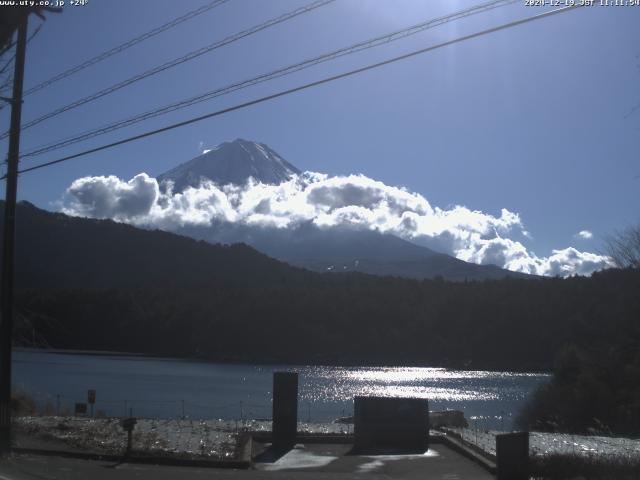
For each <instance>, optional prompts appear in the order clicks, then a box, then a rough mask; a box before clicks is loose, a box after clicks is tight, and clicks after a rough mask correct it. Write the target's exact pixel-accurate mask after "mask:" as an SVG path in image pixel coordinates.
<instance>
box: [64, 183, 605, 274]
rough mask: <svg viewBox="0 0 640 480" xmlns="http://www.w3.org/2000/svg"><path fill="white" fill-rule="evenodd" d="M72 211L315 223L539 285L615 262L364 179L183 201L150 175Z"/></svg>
mask: <svg viewBox="0 0 640 480" xmlns="http://www.w3.org/2000/svg"><path fill="white" fill-rule="evenodd" d="M63 211H64V212H65V213H67V214H71V215H79V216H87V217H95V218H113V219H115V220H117V221H122V222H127V223H132V224H135V225H139V226H151V227H156V228H161V229H165V230H172V229H176V228H179V227H184V226H209V225H213V224H214V223H215V224H220V222H230V223H233V224H241V225H248V226H260V227H271V228H280V229H281V228H288V227H294V226H297V225H299V224H300V223H302V222H309V221H310V222H313V223H314V224H315V225H316V226H318V227H321V228H328V227H338V228H339V227H342V226H348V227H352V228H353V227H357V228H364V229H370V230H377V231H379V232H382V233H390V234H395V235H397V236H399V237H402V238H405V239H408V240H411V241H413V242H415V243H418V244H421V245H425V246H428V247H431V248H434V249H435V250H439V251H443V252H445V253H449V254H451V255H453V256H455V257H457V258H459V259H462V260H465V261H469V262H475V263H479V264H495V265H498V266H500V267H504V268H507V269H510V270H514V271H520V272H526V273H532V274H538V275H561V276H567V275H572V274H590V273H591V272H593V271H595V270H599V269H602V268H605V267H607V266H608V265H609V260H608V258H607V257H604V256H601V255H597V254H594V253H589V252H581V251H579V250H576V249H575V248H573V247H568V248H565V249H562V250H554V251H553V252H552V254H551V255H550V256H548V257H538V256H537V255H536V254H534V253H533V252H531V251H529V250H528V249H527V248H526V247H525V246H524V245H523V244H522V243H521V242H519V241H518V240H515V239H514V238H512V237H514V235H515V236H517V235H518V234H519V235H523V236H525V237H528V236H530V234H529V232H527V231H526V230H525V228H524V225H523V223H522V220H521V218H520V216H519V214H517V213H515V212H511V211H509V210H507V209H504V208H503V209H502V210H501V212H500V214H499V215H498V216H494V215H491V214H488V213H484V212H481V211H478V210H470V209H469V208H467V207H464V206H461V205H457V206H454V207H451V208H449V209H441V208H439V207H434V206H432V205H431V204H430V203H429V202H428V201H427V199H426V198H424V197H423V196H422V195H420V194H417V193H412V192H409V191H407V190H406V189H404V188H398V187H392V186H388V185H385V184H384V183H382V182H379V181H376V180H373V179H371V178H368V177H365V176H363V175H350V176H340V177H330V176H327V175H324V174H319V173H312V172H306V173H304V174H302V175H300V176H295V177H293V178H292V179H291V180H290V181H288V182H285V183H282V184H280V185H265V184H262V183H256V182H252V181H250V182H248V183H247V184H246V185H244V186H234V185H226V186H218V185H215V184H214V183H211V182H206V183H203V184H202V185H201V186H200V187H198V188H187V189H186V190H184V191H183V192H182V193H173V191H172V189H171V186H170V185H169V188H167V189H166V191H165V192H162V191H161V189H160V188H159V186H158V183H157V181H156V180H155V179H154V178H151V177H149V176H148V175H147V174H145V173H141V174H139V175H136V176H135V177H134V178H133V179H131V180H129V181H124V180H120V179H118V178H116V177H114V176H109V177H85V178H80V179H78V180H76V181H74V182H73V183H72V184H71V186H70V187H69V188H68V189H67V199H66V202H65V206H64V207H63ZM580 233H581V234H582V233H583V232H580ZM582 238H585V237H582Z"/></svg>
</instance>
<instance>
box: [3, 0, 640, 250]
mask: <svg viewBox="0 0 640 480" xmlns="http://www.w3.org/2000/svg"><path fill="white" fill-rule="evenodd" d="M204 3H206V2H204V1H199V0H198V1H196V0H190V1H188V2H169V1H164V0H156V1H153V2H151V1H136V2H130V1H120V0H109V1H105V0H103V1H100V0H89V3H88V5H86V6H84V7H67V8H65V10H64V13H63V14H61V15H57V16H53V15H52V16H50V17H49V19H48V20H47V21H46V22H45V24H44V26H43V28H42V30H41V32H40V33H39V34H38V35H37V36H36V37H35V38H34V39H33V41H32V42H31V43H30V44H29V48H28V52H27V69H26V77H25V86H26V87H27V88H28V87H30V86H32V85H34V84H36V83H39V82H40V81H43V80H45V79H47V78H49V77H51V76H52V75H54V74H56V73H59V72H60V71H62V70H65V69H66V68H69V67H72V66H74V65H76V64H77V63H79V62H81V61H83V60H85V59H87V58H90V57H92V56H93V55H95V54H97V53H100V52H101V51H103V50H106V49H108V48H110V47H112V46H114V45H116V44H118V43H122V42H123V41H126V40H128V39H130V38H132V37H134V36H136V35H138V34H140V33H142V32H144V31H146V30H149V29H151V28H153V27H155V26H157V25H159V24H161V23H164V22H165V21H168V20H170V19H172V18H174V17H177V16H179V15H181V14H183V13H185V12H186V11H187V10H191V9H193V8H196V7H197V6H198V5H202V4H204ZM305 3H309V2H301V1H294V0H269V1H264V0H232V1H230V2H228V3H227V4H224V5H222V6H220V7H218V8H216V9H214V10H212V11H210V12H208V13H206V14H204V15H201V16H199V17H198V18H196V19H193V20H190V21H188V22H185V23H184V24H182V25H180V26H178V27H176V28H174V29H172V30H170V31H169V32H165V33H162V34H160V35H158V36H157V37H156V38H154V39H152V40H149V41H146V42H144V43H142V44H140V45H138V46H135V47H133V48H131V49H130V50H128V51H127V52H126V53H125V54H121V55H117V56H114V57H112V58H110V59H108V60H107V61H104V62H102V63H100V64H99V65H97V66H94V67H91V68H87V69H85V70H84V71H82V72H81V73H79V74H77V75H74V76H72V77H70V78H68V79H66V80H64V81H63V82H60V83H58V84H56V85H54V86H51V87H50V88H47V89H45V90H43V91H41V92H38V93H36V94H34V95H31V96H29V97H27V98H26V99H25V103H24V110H23V119H24V121H28V120H31V119H33V118H35V117H37V116H39V115H41V114H44V113H46V112H48V111H50V110H53V109H55V108H57V107H59V106H61V105H64V104H65V103H68V102H70V101H73V100H75V99H77V98H80V97H82V96H85V95H88V94H91V93H93V92H95V91H97V90H99V89H101V88H104V87H107V86H109V85H111V84H113V83H115V82H117V81H120V80H123V79H125V78H127V77H129V76H132V75H135V74H137V73H140V72H142V71H144V70H145V69H148V68H151V67H153V66H155V65H157V64H159V63H163V62H165V61H167V60H170V59H172V58H174V57H177V56H179V55H182V54H184V53H186V52H188V51H191V50H194V49H196V48H199V47H201V46H203V45H205V44H208V43H211V42H213V41H215V40H218V39H221V38H223V37H224V36H226V35H229V34H233V33H235V32H237V31H239V30H242V29H244V28H247V27H250V26H252V25H254V24H257V23H260V22H262V21H264V20H266V19H268V18H271V17H274V16H277V15H280V14H282V13H284V12H287V11H290V10H292V9H294V8H296V7H298V6H301V5H304V4H305ZM476 3H479V1H478V0H474V1H462V0H455V1H454V0H451V1H445V0H433V1H429V2H424V1H421V0H402V1H390V0H389V1H382V0H381V1H373V0H337V1H336V2H335V3H333V4H330V5H328V6H326V7H323V8H320V9H318V10H316V11H314V12H311V13H309V14H306V15H303V16H301V17H299V18H296V19H293V20H290V21H288V22H286V23H285V24H282V25H279V26H276V27H274V28H272V29H270V30H268V31H265V32H261V33H258V34H256V35H254V36H252V37H249V38H246V39H243V40H240V41H238V42H236V43H234V44H232V45H230V46H228V47H225V48H223V49H220V50H217V51H215V52H213V53H209V54H207V55H204V56H203V57H200V58H199V59H196V60H194V61H192V62H189V63H187V64H184V65H182V66H179V67H177V68H174V69H172V70H170V71H168V72H165V73H163V74H160V75H157V76H155V77H153V78H151V79H146V80H143V81H141V82H139V83H137V84H136V85H134V86H132V87H129V88H126V89H123V90H121V91H119V92H117V93H115V94H113V95H110V96H108V97H106V98H103V99H100V100H98V101H96V102H92V103H90V104H88V105H85V106H83V107H80V108H78V109H75V110H73V111H71V112H67V113H65V114H62V115H60V116H58V117H57V118H56V119H52V120H50V121H47V122H44V123H42V124H41V125H38V126H35V127H33V128H32V129H29V130H26V131H25V132H24V134H23V142H22V146H23V149H24V150H27V149H29V148H32V147H35V146H38V145H40V144H43V143H47V142H50V141H53V140H56V139H58V138H62V137H67V136H69V135H73V134H75V133H79V132H81V131H83V130H86V129H88V128H92V127H95V126H99V125H102V124H104V123H108V122H110V121H114V120H118V119H121V118H124V117H127V116H129V115H133V114H135V113H139V112H141V111H145V110H148V109H151V108H154V107H156V106H159V105H163V104H166V103H170V102H171V101H175V100H179V99H182V98H185V97H188V96H191V95H194V94H197V93H200V92H204V91H207V90H211V89H213V88H215V87H218V86H223V85H226V84H228V83H231V82H233V81H236V80H239V79H244V78H248V77H252V76H254V75H257V74H260V73H263V72H264V71H268V70H271V69H274V68H277V67H280V66H284V65H287V64H290V63H293V62H296V61H299V60H303V59H306V58H309V57H312V56H314V55H317V54H321V53H324V52H326V51H329V50H332V49H335V48H339V47H342V46H346V45H349V44H351V43H354V42H357V41H360V40H364V39H367V38H370V37H373V36H375V35H379V34H383V33H386V32H389V31H392V30H394V29H398V28H402V27H405V26H409V25H412V24H415V23H418V22H420V21H423V20H427V19H430V18H434V17H437V16H440V15H443V14H446V13H450V12H453V11H456V10H459V9H462V8H465V7H468V6H471V5H474V4H476ZM540 11H542V10H540V9H534V8H531V7H524V6H523V5H520V4H518V5H514V6H510V7H504V8H500V9H498V10H495V11H492V12H489V13H485V14H481V15H478V16H475V17H473V18H468V19H463V20H459V21H456V22H455V23H450V24H447V25H445V26H442V27H438V28H436V29H433V30H429V31H428V32H425V33H421V34H418V35H415V36H413V37H411V38H408V39H405V40H401V41H398V42H396V43H394V44H390V45H387V46H384V47H381V48H378V49H374V50H371V51H368V52H364V53H360V54H356V55H351V56H347V57H345V58H342V59H339V60H338V61H335V62H331V63H327V64H323V65H321V66H318V67H314V68H311V69H309V70H306V71H304V72H300V73H297V74H294V75H291V76H289V77H286V78H283V79H280V80H276V81H274V82H269V83H267V84H263V85H261V86H257V87H251V88H249V89H246V90H243V91H240V92H237V93H234V94H231V95H228V96H225V97H222V98H219V99H217V100H214V101H211V102H205V103H203V104H201V105H198V106H195V107H192V108H188V109H186V110H182V111H179V112H174V113H172V114H169V115H165V116H162V117H159V118H156V119H153V120H151V121H148V122H145V123H144V124H141V125H138V126H135V127H132V128H129V129H124V130H120V131H118V132H115V133H113V134H110V135H105V136H103V137H100V138H99V139H94V140H92V141H88V142H86V143H83V144H81V145H76V146H73V147H69V148H68V149H65V150H59V151H57V152H53V153H50V154H46V155H43V156H41V157H38V158H37V159H30V160H25V162H24V166H29V165H32V164H35V163H39V162H41V161H48V160H53V159H55V158H58V157H59V156H62V155H64V154H70V153H74V152H76V151H78V150H80V149H84V148H88V147H91V146H96V145H100V144H102V143H106V142H108V141H113V140H117V139H119V138H122V137H124V136H128V135H132V134H135V133H140V132H142V131H146V130H148V129H151V128H156V127H160V126H164V125H166V124H168V123H171V122H173V121H178V120H182V119H186V118H189V117H192V116H196V115H200V114H203V113H206V112H209V111H213V110H217V109H220V108H223V107H225V106H230V105H233V104H236V103H239V102H242V101H246V100H249V99H252V98H255V97H258V96H260V95H264V94H268V93H272V92H275V91H278V90H281V89H284V88H287V87H291V86H294V85H298V84H301V83H304V82H306V81H310V80H313V79H317V78H320V77H323V76H327V75H330V74H334V73H337V72H341V71H344V70H347V69H350V68H354V67H357V66H362V65H365V64H367V63H369V62H372V61H377V60H381V59H384V58H387V57H390V56H393V55H397V54H400V53H404V52H408V51H411V50H414V49H417V48H423V47H425V46H428V45H430V44H434V43H437V42H440V41H443V40H447V39H450V38H453V37H455V36H459V35H464V34H467V33H471V32H473V31H475V30H479V29H482V28H487V27H489V26H493V25H497V24H500V23H503V22H506V21H509V20H512V19H514V18H518V17H522V16H527V15H531V14H534V13H537V12H540ZM639 21H640V7H593V8H588V9H578V10H576V11H571V12H568V13H564V14H562V15H559V16H556V17H553V18H548V19H544V20H541V21H539V22H533V23H530V24H527V25H523V26H521V27H518V28H515V29H511V30H507V31H503V32H498V33H495V34H492V35H490V36H487V37H483V38H479V39H475V40H471V41H469V42H465V43H463V44H458V45H454V46H451V47H446V48H443V49H440V50H438V51H434V52H431V53H428V54H426V55H422V56H418V57H415V58H412V59H409V60H406V61H403V62H401V63H396V64H394V65H390V66H386V67H383V68H381V69H379V70H376V71H371V72H367V73H364V74H362V75H358V76H356V77H352V78H349V79H345V80H341V81H338V82H335V83H332V84H330V85H324V86H321V87H318V88H316V89H314V90H310V91H305V92H302V93H298V94H294V95H291V96H288V97H286V98H281V99H278V100H275V101H273V102H270V103H265V104H261V105H259V106H256V107H252V108H250V109H246V110H243V111H239V112H235V113H232V114H229V115H225V116H222V117H218V118H215V119H211V120H207V121H204V122H202V123H199V124H195V125H192V126H189V127H186V128H182V129H178V130H175V131H172V132H170V133H167V134H163V135H159V136H156V137H154V138H151V139H147V140H144V141H140V142H137V143H134V144H129V145H127V146H123V147H118V148H115V149H112V150H109V151H105V152H101V153H98V154H95V155H92V156H90V157H85V158H82V159H77V160H73V161H70V162H67V163H66V164H63V165H59V166H55V167H52V168H47V169H43V170H40V171H37V172H32V173H28V174H25V175H23V176H22V177H21V178H20V182H19V197H20V199H26V200H29V201H31V202H33V203H35V204H36V205H38V206H40V207H43V208H47V209H55V208H56V202H57V201H58V200H60V198H61V197H62V195H63V194H64V192H65V190H66V189H67V188H68V187H69V185H70V184H71V183H72V182H73V181H74V180H75V179H77V178H79V177H84V176H88V175H92V176H95V175H116V176H118V177H120V178H122V179H130V178H131V177H133V176H135V175H136V174H138V173H140V172H146V173H148V174H149V175H151V176H155V175H157V174H159V173H161V172H163V171H165V170H167V169H168V168H170V167H172V166H175V165H176V164H178V163H181V162H184V161H186V160H189V159H191V158H192V157H194V156H196V155H197V154H198V153H200V149H202V148H210V147H212V146H214V145H216V144H218V143H220V142H223V141H226V140H232V139H234V138H237V137H241V138H247V139H251V140H256V141H259V142H264V143H266V144H268V145H269V146H271V147H272V148H273V149H274V150H276V151H277V152H278V153H280V154H281V155H282V156H283V157H284V158H286V159H287V160H289V161H290V162H292V163H293V164H295V165H296V166H297V167H299V168H300V169H301V170H311V171H318V172H324V173H328V174H330V175H347V174H351V173H362V174H364V175H366V176H367V177H370V178H373V179H376V180H379V181H381V182H384V183H385V184H387V185H392V186H404V187H406V188H407V189H409V190H410V191H412V192H417V193H419V194H421V195H423V196H424V197H425V198H427V199H428V200H429V202H430V203H431V205H434V206H439V207H442V208H450V207H451V206H454V205H464V206H466V207H467V208H469V209H471V210H480V211H482V212H486V213H487V214H490V215H494V216H499V215H500V211H501V209H502V208H506V209H508V210H509V211H511V212H516V213H518V214H519V215H520V217H521V220H522V222H523V223H524V226H525V228H526V230H527V231H528V232H530V233H531V238H524V237H523V236H520V237H518V240H519V241H522V242H523V243H524V244H525V245H526V247H527V248H528V249H530V250H531V251H532V252H535V253H536V254H538V255H549V254H550V252H551V250H552V249H557V248H566V247H569V246H575V247H576V248H578V249H580V250H588V251H592V252H597V251H599V249H601V248H602V241H601V239H602V237H603V236H605V235H606V234H608V233H610V232H612V231H613V230H614V229H617V228H622V227H625V226H627V225H629V224H632V223H637V222H638V221H640V218H639V217H640V215H639V213H638V205H639V204H640V177H639V176H640V162H639V161H638V160H639V154H640V139H639V135H638V131H639V129H640V112H639V113H636V114H634V115H631V116H627V114H628V113H629V112H630V110H631V109H632V108H633V107H634V106H635V105H637V104H639V103H640V57H639V55H640V29H638V28H637V26H638V24H640V22H639ZM38 23H39V20H37V19H35V18H34V19H33V20H32V22H31V27H32V28H33V27H35V25H37V24H38ZM0 122H2V124H3V125H4V126H5V129H6V128H8V109H6V108H5V109H3V110H2V112H0ZM0 143H1V144H0V149H6V146H7V144H6V141H2V142H0ZM2 194H3V195H4V191H3V192H2ZM582 230H589V231H591V232H593V238H592V239H583V238H577V237H576V236H575V235H576V234H577V233H578V232H580V231H582Z"/></svg>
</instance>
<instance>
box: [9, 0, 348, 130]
mask: <svg viewBox="0 0 640 480" xmlns="http://www.w3.org/2000/svg"><path fill="white" fill-rule="evenodd" d="M225 1H227V0H225ZM335 1H336V0H316V1H314V2H312V3H310V4H309V5H306V6H304V7H300V8H298V9H296V10H293V11H291V12H288V13H285V14H284V15H280V16H279V17H275V18H272V19H270V20H267V21H266V22H264V23H261V24H259V25H256V26H253V27H251V28H249V29H247V30H243V31H242V32H239V33H236V34H234V35H231V36H229V37H226V38H224V39H223V40H220V41H218V42H215V43H212V44H210V45H207V46H205V47H202V48H199V49H197V50H194V51H192V52H189V53H187V54H186V55H183V56H182V57H178V58H175V59H173V60H170V61H169V62H166V63H163V64H162V65H159V66H157V67H154V68H152V69H150V70H147V71H145V72H143V73H140V74H138V75H135V76H133V77H131V78H128V79H126V80H123V81H122V82H119V83H116V84H114V85H111V86H110V87H107V88H105V89H103V90H100V91H99V92H96V93H93V94H91V95H89V96H87V97H84V98H81V99H80V100H77V101H75V102H73V103H70V104H67V105H65V106H63V107H60V108H58V109H56V110H53V111H51V112H49V113H46V114H44V115H42V116H41V117H38V118H36V119H34V120H31V121H30V122H27V123H26V124H24V125H22V129H23V130H26V129H27V128H30V127H33V126H34V125H37V124H39V123H42V122H44V121H45V120H48V119H50V118H53V117H56V116H58V115H60V114H61V113H64V112H68V111H69V110H72V109H74V108H77V107H79V106H81V105H85V104H87V103H89V102H93V101H94V100H97V99H99V98H102V97H104V96H106V95H110V94H112V93H114V92H116V91H118V90H120V89H122V88H124V87H128V86H129V85H132V84H134V83H136V82H139V81H140V80H143V79H145V78H148V77H151V76H153V75H156V74H158V73H160V72H164V71H165V70H168V69H170V68H173V67H175V66H177V65H181V64H183V63H185V62H188V61H190V60H193V59H195V58H198V57H200V56H202V55H204V54H205V53H209V52H211V51H213V50H216V49H218V48H221V47H224V46H226V45H229V44H230V43H233V42H236V41H238V40H240V39H242V38H245V37H248V36H250V35H253V34H255V33H258V32H260V31H262V30H265V29H267V28H270V27H272V26H274V25H278V24H280V23H283V22H285V21H287V20H290V19H292V18H295V17H297V16H299V15H302V14H305V13H308V12H310V11H312V10H315V9H316V8H320V7H323V6H324V5H327V4H329V3H333V2H335ZM7 136H8V132H6V133H4V134H2V135H1V136H0V139H3V138H6V137H7Z"/></svg>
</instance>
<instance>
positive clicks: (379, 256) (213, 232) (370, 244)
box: [156, 139, 531, 281]
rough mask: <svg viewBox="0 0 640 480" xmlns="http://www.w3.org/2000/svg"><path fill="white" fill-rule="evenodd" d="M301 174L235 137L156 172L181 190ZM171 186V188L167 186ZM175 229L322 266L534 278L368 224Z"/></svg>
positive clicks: (273, 181)
mask: <svg viewBox="0 0 640 480" xmlns="http://www.w3.org/2000/svg"><path fill="white" fill-rule="evenodd" d="M301 173H302V172H301V171H300V170H299V169H298V168H296V167H295V166H294V165H292V164H291V163H289V162H288V161H286V160H285V159H283V158H282V157H281V156H280V155H279V154H278V153H276V152H275V151H274V150H272V149H271V148H269V147H268V146H267V145H265V144H261V143H256V142H251V141H248V140H243V139H237V140H234V141H231V142H224V143H222V144H220V145H219V146H217V147H215V148H213V149H211V150H208V151H205V152H203V154H202V155H200V156H198V157H196V158H194V159H192V160H190V161H188V162H186V163H183V164H181V165H178V166H177V167H175V168H173V169H171V170H169V171H167V172H165V173H162V174H160V175H158V176H157V177H156V178H157V180H158V182H159V183H160V185H161V188H163V189H165V190H167V189H168V188H172V191H173V192H178V193H179V192H182V191H184V190H185V189H186V188H188V187H198V186H199V185H200V184H201V183H202V182H203V181H211V182H213V183H215V184H216V185H220V186H223V185H228V184H234V185H244V184H245V183H246V182H247V181H248V180H249V179H250V178H252V179H253V180H254V181H256V182H262V183H264V184H270V185H279V184H281V183H282V182H286V181H288V180H290V179H291V178H292V177H293V176H296V175H300V174H301ZM171 184H172V187H170V186H169V185H171ZM174 231H175V232H176V233H179V234H182V235H186V236H190V237H192V238H196V239H198V240H206V241H208V242H212V243H238V242H243V243H246V244H248V245H251V246H252V247H254V248H256V249H257V250H259V251H261V252H262V253H265V254H267V255H269V256H271V257H273V258H276V259H278V260H282V261H284V262H287V263H289V264H292V265H295V266H298V267H303V268H306V269H309V270H313V271H317V272H353V271H357V272H362V273H369V274H373V275H392V276H398V277H405V278H414V279H425V278H434V277H436V276H438V277H443V278H445V279H448V280H456V281H460V280H465V279H469V280H484V279H498V278H503V277H505V276H511V277H521V278H525V277H527V278H531V276H530V275H526V274H523V273H519V272H512V271H509V270H505V269H502V268H499V267H497V266H495V265H478V264H475V263H469V262H464V261H462V260H459V259H457V258H454V257H451V256H449V255H446V254H443V253H438V252H435V251H433V250H431V249H429V248H426V247H423V246H419V245H415V244H413V243H411V242H409V241H407V240H404V239H402V238H399V237H397V236H394V235H390V234H382V233H379V232H376V231H372V230H369V229H358V228H347V227H322V228H321V227H318V226H316V225H314V224H313V223H312V222H303V223H301V224H299V225H297V226H295V227H292V228H275V227H273V228H269V227H264V226H251V225H246V224H238V223H232V222H223V221H218V222H216V223H215V224H213V225H211V226H183V227H178V228H176V229H175V230H174Z"/></svg>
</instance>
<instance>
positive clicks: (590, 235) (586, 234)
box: [575, 230, 593, 240]
mask: <svg viewBox="0 0 640 480" xmlns="http://www.w3.org/2000/svg"><path fill="white" fill-rule="evenodd" d="M575 237H577V238H582V239H583V240H591V239H592V238H593V233H591V232H590V231H589V230H581V231H579V232H578V233H576V234H575Z"/></svg>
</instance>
